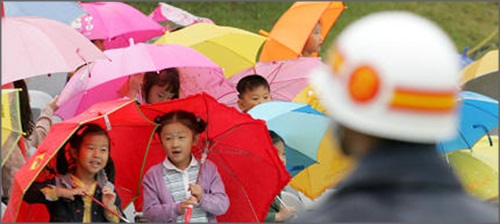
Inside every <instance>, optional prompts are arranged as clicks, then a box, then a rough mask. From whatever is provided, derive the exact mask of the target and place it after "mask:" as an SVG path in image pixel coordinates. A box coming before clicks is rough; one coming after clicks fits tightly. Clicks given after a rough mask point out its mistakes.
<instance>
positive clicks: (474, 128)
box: [437, 91, 498, 153]
mask: <svg viewBox="0 0 500 224" xmlns="http://www.w3.org/2000/svg"><path fill="white" fill-rule="evenodd" d="M458 100H459V101H460V102H461V105H460V106H459V109H460V113H459V118H460V124H459V127H458V134H457V136H456V137H455V138H454V139H452V140H449V141H442V142H438V143H437V149H438V152H439V153H448V152H451V151H455V150H460V149H472V146H473V145H474V144H475V143H476V142H477V141H478V140H479V139H480V138H481V137H483V136H484V135H489V132H490V131H491V130H493V129H495V128H496V127H498V100H495V99H493V98H490V97H487V96H485V95H481V94H479V93H475V92H470V91H461V92H460V93H459V95H458ZM490 144H492V142H491V139H490Z"/></svg>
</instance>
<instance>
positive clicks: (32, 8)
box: [4, 1, 87, 25]
mask: <svg viewBox="0 0 500 224" xmlns="http://www.w3.org/2000/svg"><path fill="white" fill-rule="evenodd" d="M4 10H5V16H39V17H44V18H48V19H53V20H57V21H59V22H62V23H65V24H68V25H70V24H71V23H72V22H73V21H74V20H75V19H76V18H78V17H80V16H82V15H84V14H87V12H85V11H84V10H83V9H82V8H80V6H78V4H77V3H76V2H22V1H11V2H4Z"/></svg>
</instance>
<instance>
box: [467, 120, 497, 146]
mask: <svg viewBox="0 0 500 224" xmlns="http://www.w3.org/2000/svg"><path fill="white" fill-rule="evenodd" d="M472 127H473V128H482V129H483V130H484V132H485V133H486V136H488V142H489V143H490V146H493V141H492V140H491V136H490V133H489V132H488V129H487V128H486V127H485V126H484V125H482V124H475V125H472Z"/></svg>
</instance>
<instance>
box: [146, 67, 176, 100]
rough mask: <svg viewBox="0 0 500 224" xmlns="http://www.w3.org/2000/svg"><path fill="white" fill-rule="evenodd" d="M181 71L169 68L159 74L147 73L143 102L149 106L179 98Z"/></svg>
mask: <svg viewBox="0 0 500 224" xmlns="http://www.w3.org/2000/svg"><path fill="white" fill-rule="evenodd" d="M179 88H180V81H179V71H177V69H176V68H167V69H163V70H161V71H160V73H159V74H158V73H157V72H146V74H145V75H144V81H143V86H142V97H143V102H142V103H147V104H152V103H158V102H163V101H169V100H171V99H178V98H179Z"/></svg>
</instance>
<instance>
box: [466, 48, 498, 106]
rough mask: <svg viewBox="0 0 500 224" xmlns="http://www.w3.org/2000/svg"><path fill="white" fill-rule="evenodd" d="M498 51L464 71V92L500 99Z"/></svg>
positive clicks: (486, 55)
mask: <svg viewBox="0 0 500 224" xmlns="http://www.w3.org/2000/svg"><path fill="white" fill-rule="evenodd" d="M498 77H499V71H498V49H497V50H492V51H489V52H488V53H486V54H485V55H484V56H483V57H481V58H480V59H479V60H477V61H475V62H473V63H471V64H469V65H468V66H467V67H465V68H464V69H463V70H462V77H461V85H462V89H463V90H467V91H473V92H477V93H480V94H483V95H486V96H489V97H491V98H494V99H497V100H498V99H499V98H500V96H499V95H500V94H499V88H498V81H499V78H498Z"/></svg>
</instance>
